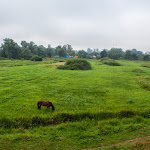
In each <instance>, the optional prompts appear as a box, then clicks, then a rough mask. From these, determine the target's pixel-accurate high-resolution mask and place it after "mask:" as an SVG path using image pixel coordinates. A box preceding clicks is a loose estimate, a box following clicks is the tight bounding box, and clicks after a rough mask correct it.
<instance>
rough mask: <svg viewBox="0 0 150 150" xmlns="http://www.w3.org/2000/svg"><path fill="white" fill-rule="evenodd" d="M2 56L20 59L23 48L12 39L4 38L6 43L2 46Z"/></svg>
mask: <svg viewBox="0 0 150 150" xmlns="http://www.w3.org/2000/svg"><path fill="white" fill-rule="evenodd" d="M1 49H2V50H1V56H2V57H6V58H9V59H11V58H13V59H20V58H21V48H20V46H19V45H18V44H17V43H15V42H14V41H13V40H12V39H9V38H6V39H4V43H3V44H2V46H1Z"/></svg>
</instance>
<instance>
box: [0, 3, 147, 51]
mask: <svg viewBox="0 0 150 150" xmlns="http://www.w3.org/2000/svg"><path fill="white" fill-rule="evenodd" d="M0 3H1V5H0V40H1V41H2V39H4V38H6V37H10V38H13V39H14V40H15V41H17V42H20V41H21V40H27V41H29V40H32V41H34V42H35V43H37V44H43V45H45V46H47V45H48V44H49V43H50V44H51V45H52V46H54V47H55V46H57V45H59V44H61V45H63V44H67V43H69V44H71V45H72V46H73V48H74V49H87V48H88V47H91V48H94V47H95V48H99V49H100V50H101V49H103V48H111V47H122V48H123V49H125V50H126V49H129V48H130V49H131V48H137V49H139V50H143V51H147V50H149V49H150V46H149V44H148V43H149V40H150V36H149V35H150V28H149V26H150V15H149V14H150V1H149V0H142V1H141V0H132V1H131V0H32V1H29V0H26V1H24V0H11V1H10V0H0Z"/></svg>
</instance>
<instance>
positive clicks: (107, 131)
mask: <svg viewBox="0 0 150 150" xmlns="http://www.w3.org/2000/svg"><path fill="white" fill-rule="evenodd" d="M59 61H66V60H65V59H54V58H53V59H45V60H43V61H42V62H32V61H28V60H0V149H1V150H6V149H8V150H17V149H18V150H20V149H21V150H30V149H31V150H49V149H50V150H55V149H59V150H71V149H92V148H93V149H94V148H97V149H101V148H103V149H117V150H118V149H138V150H141V149H148V147H150V137H149V136H150V62H146V61H145V62H144V61H125V60H118V61H117V62H119V63H120V64H121V66H109V65H106V64H103V63H102V62H101V61H100V60H92V59H91V60H90V59H89V60H87V61H88V62H90V63H91V65H92V70H86V71H81V70H61V69H57V66H56V65H53V63H55V62H59ZM38 100H44V101H51V102H52V103H53V105H54V106H55V111H52V109H51V108H50V109H47V108H46V107H41V110H39V109H37V101H38ZM148 137H149V138H148ZM137 138H141V139H143V140H142V141H143V142H140V143H139V142H138V141H136V140H135V141H134V143H130V144H129V143H128V142H125V141H128V140H132V139H137ZM122 142H124V143H123V144H120V145H117V143H122Z"/></svg>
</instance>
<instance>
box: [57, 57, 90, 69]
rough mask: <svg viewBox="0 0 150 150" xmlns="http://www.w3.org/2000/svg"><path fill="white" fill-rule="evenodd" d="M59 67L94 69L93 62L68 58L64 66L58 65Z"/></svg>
mask: <svg viewBox="0 0 150 150" xmlns="http://www.w3.org/2000/svg"><path fill="white" fill-rule="evenodd" d="M57 68H58V69H64V70H90V69H92V67H91V64H90V63H89V62H87V61H86V60H81V59H71V60H68V61H67V62H66V63H65V65H64V66H58V67H57Z"/></svg>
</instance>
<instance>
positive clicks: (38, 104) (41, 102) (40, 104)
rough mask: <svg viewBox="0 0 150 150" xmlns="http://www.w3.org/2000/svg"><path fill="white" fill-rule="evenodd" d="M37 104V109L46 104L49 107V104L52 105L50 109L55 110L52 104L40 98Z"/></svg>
mask: <svg viewBox="0 0 150 150" xmlns="http://www.w3.org/2000/svg"><path fill="white" fill-rule="evenodd" d="M37 106H38V109H41V106H46V107H47V108H50V106H52V110H55V107H54V105H53V104H52V103H51V102H49V101H47V102H45V101H42V100H40V101H38V102H37Z"/></svg>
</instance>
